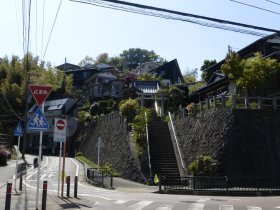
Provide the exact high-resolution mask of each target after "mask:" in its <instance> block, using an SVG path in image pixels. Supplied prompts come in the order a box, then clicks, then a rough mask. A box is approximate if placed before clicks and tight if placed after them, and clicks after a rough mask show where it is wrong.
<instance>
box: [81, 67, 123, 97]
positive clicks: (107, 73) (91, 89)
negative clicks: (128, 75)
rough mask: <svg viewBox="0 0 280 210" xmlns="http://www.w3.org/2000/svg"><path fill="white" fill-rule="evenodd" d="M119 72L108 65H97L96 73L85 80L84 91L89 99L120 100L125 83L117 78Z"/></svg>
mask: <svg viewBox="0 0 280 210" xmlns="http://www.w3.org/2000/svg"><path fill="white" fill-rule="evenodd" d="M117 72H118V70H117V69H116V68H115V67H113V66H110V65H107V64H98V65H96V71H95V73H94V74H93V75H91V76H90V77H88V78H87V79H86V80H85V84H84V86H83V91H84V92H85V95H86V96H87V97H88V98H95V99H100V98H120V97H122V94H123V85H124V82H123V81H122V80H120V79H119V78H118V76H117Z"/></svg>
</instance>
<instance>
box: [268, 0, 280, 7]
mask: <svg viewBox="0 0 280 210" xmlns="http://www.w3.org/2000/svg"><path fill="white" fill-rule="evenodd" d="M265 1H267V2H270V3H272V4H276V5H279V6H280V3H277V2H275V1H270V0H265Z"/></svg>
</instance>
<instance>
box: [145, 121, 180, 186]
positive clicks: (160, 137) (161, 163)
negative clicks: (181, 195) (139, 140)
mask: <svg viewBox="0 0 280 210" xmlns="http://www.w3.org/2000/svg"><path fill="white" fill-rule="evenodd" d="M148 129H149V146H150V153H151V166H152V175H153V176H154V175H155V174H157V175H158V176H159V175H160V176H164V177H165V183H166V184H177V183H178V179H179V178H180V173H179V169H178V165H177V161H176V156H175V153H174V148H173V144H172V140H171V136H170V133H169V129H168V123H166V122H163V121H161V119H160V118H159V117H154V119H153V121H152V122H151V123H150V125H149V127H148Z"/></svg>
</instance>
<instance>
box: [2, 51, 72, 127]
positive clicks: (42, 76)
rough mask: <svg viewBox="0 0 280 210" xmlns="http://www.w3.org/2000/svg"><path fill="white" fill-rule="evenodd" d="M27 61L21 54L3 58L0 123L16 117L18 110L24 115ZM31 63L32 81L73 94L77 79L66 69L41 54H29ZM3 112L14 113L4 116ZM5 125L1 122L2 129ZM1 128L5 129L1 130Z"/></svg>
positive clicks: (55, 91)
mask: <svg viewBox="0 0 280 210" xmlns="http://www.w3.org/2000/svg"><path fill="white" fill-rule="evenodd" d="M26 64H27V56H25V57H24V58H23V59H20V58H19V57H18V56H12V57H11V58H10V59H9V58H8V57H4V58H0V91H1V92H0V95H1V96H0V108H1V109H0V110H1V116H0V123H1V122H4V121H3V120H8V121H9V120H11V119H12V118H13V117H14V118H15V120H18V119H16V114H17V115H18V116H20V117H23V113H24V107H25V102H26ZM28 67H29V76H30V83H31V84H39V85H52V86H53V94H60V95H63V96H72V95H73V93H74V92H75V91H74V90H73V87H72V82H73V79H72V77H71V76H65V75H64V73H63V71H61V70H58V69H55V68H53V67H51V65H50V64H47V65H46V64H45V63H44V62H42V61H39V58H38V57H33V56H32V55H31V54H29V55H28ZM2 116H13V117H9V118H8V119H7V118H5V117H4V118H3V117H2ZM1 128H3V126H0V129H1ZM0 132H1V130H0Z"/></svg>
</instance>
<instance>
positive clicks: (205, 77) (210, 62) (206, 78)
mask: <svg viewBox="0 0 280 210" xmlns="http://www.w3.org/2000/svg"><path fill="white" fill-rule="evenodd" d="M215 64H217V61H216V60H204V61H203V64H202V66H201V68H200V71H201V72H202V73H201V78H202V79H203V81H205V82H208V81H209V79H210V78H211V76H212V75H213V73H214V72H210V71H206V70H207V69H208V68H210V67H211V66H213V65H215Z"/></svg>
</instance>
